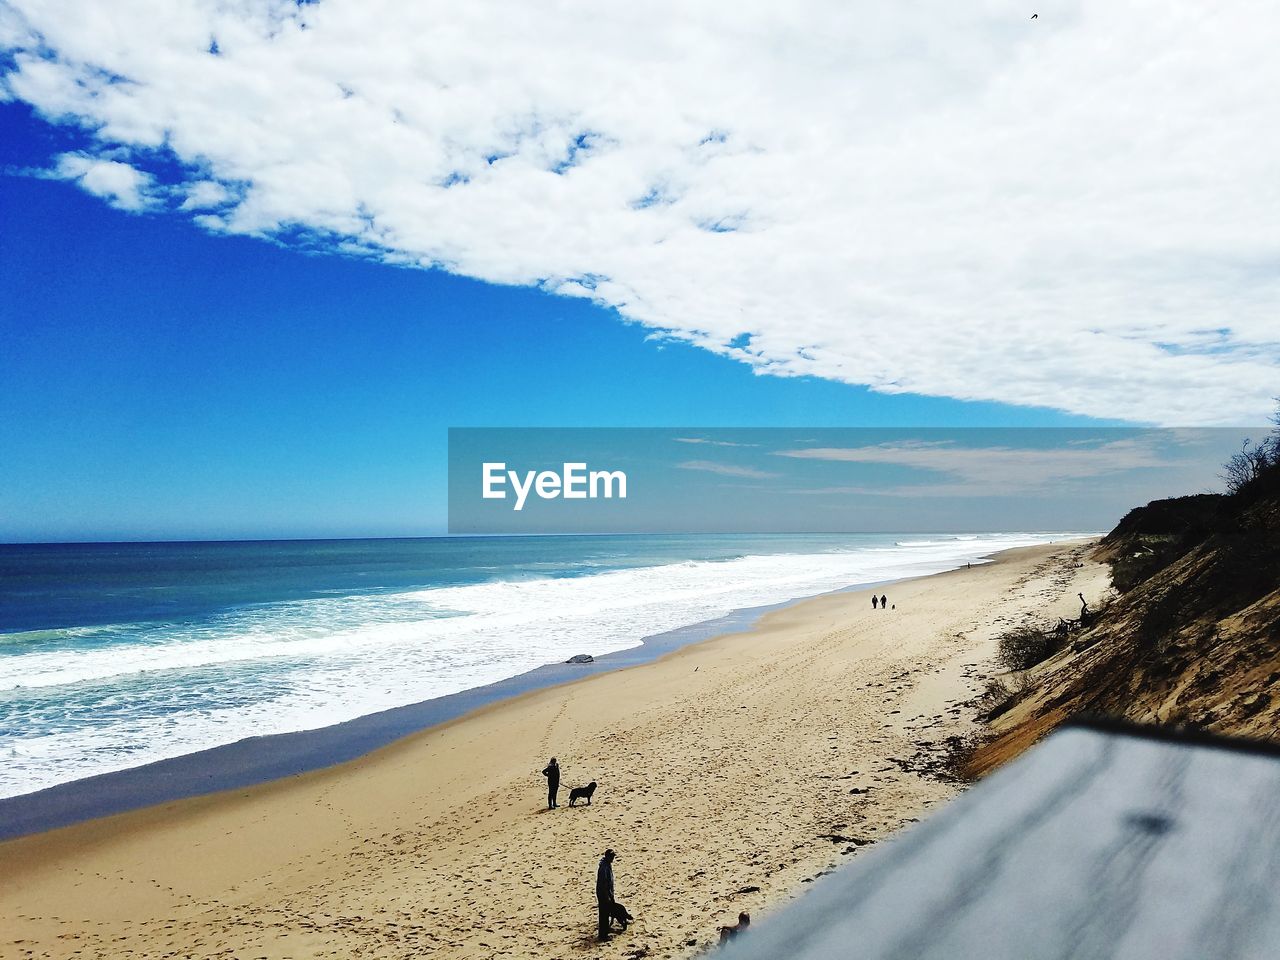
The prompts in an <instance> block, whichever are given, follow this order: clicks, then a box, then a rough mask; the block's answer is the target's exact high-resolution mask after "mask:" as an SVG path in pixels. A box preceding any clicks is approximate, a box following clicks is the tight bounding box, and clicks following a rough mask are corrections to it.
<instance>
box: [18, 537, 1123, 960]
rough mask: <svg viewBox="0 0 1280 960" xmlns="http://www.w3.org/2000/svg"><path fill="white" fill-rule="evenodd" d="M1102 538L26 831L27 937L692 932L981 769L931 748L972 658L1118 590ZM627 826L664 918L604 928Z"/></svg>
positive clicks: (786, 885) (962, 707) (668, 941)
mask: <svg viewBox="0 0 1280 960" xmlns="http://www.w3.org/2000/svg"><path fill="white" fill-rule="evenodd" d="M1088 542H1089V541H1087V540H1079V541H1071V542H1063V541H1059V542H1058V543H1055V544H1052V545H1045V546H1038V547H1027V548H1016V549H1012V550H1007V551H1001V552H1000V554H998V555H997V556H996V558H995V560H994V562H991V563H984V564H982V565H980V566H976V567H974V568H972V569H964V568H960V569H955V570H951V571H948V572H944V573H939V574H934V575H930V576H924V577H918V578H912V579H905V580H901V581H898V582H897V583H895V584H894V585H893V587H892V588H888V592H890V593H891V594H892V597H891V599H892V600H894V601H895V607H896V609H895V611H894V612H892V613H890V614H888V615H884V614H875V615H873V614H872V613H871V610H870V607H869V604H868V600H869V596H868V594H869V592H870V590H871V586H870V585H868V586H864V587H858V588H854V589H852V590H847V591H838V592H835V593H829V594H824V595H821V596H818V597H814V598H809V599H804V600H800V601H797V602H793V603H790V604H787V605H785V606H783V608H781V609H774V610H772V611H769V612H766V613H764V614H763V615H761V616H758V617H757V618H756V622H755V624H754V626H753V627H752V628H751V629H749V630H746V631H743V632H738V633H732V634H724V633H720V634H717V635H716V636H713V637H711V638H709V639H706V640H703V641H701V642H697V643H689V644H686V645H683V646H680V647H679V648H678V649H674V650H673V651H670V652H668V653H667V654H666V655H664V656H660V657H658V658H657V659H654V660H651V661H649V662H646V663H644V664H642V665H638V666H635V667H634V668H632V669H626V670H623V669H607V670H601V671H600V672H599V673H597V674H596V675H594V676H590V677H579V678H577V679H578V680H580V681H581V682H570V683H563V684H560V685H558V686H553V687H541V688H538V689H534V690H531V691H528V692H525V693H523V694H520V695H518V696H516V697H514V698H509V699H504V700H499V701H497V702H494V703H490V704H488V705H486V706H482V707H480V708H478V709H475V710H473V711H471V712H469V713H467V714H466V715H465V716H462V717H460V718H457V719H453V720H450V721H447V722H445V723H443V724H441V725H438V726H435V727H432V728H430V729H429V730H427V731H423V732H420V733H416V734H414V735H411V736H408V737H404V738H402V739H400V740H398V741H396V742H395V743H392V744H390V745H389V746H386V747H383V748H381V749H378V750H376V751H374V752H373V753H370V754H367V755H365V756H363V757H361V758H360V759H357V760H353V761H350V762H347V763H343V764H340V765H338V766H333V767H328V768H326V769H322V770H316V771H313V772H311V773H307V774H304V775H301V776H295V777H289V778H287V779H284V780H275V781H272V782H268V783H264V784H260V785H258V786H254V787H249V788H246V789H243V790H232V791H226V792H223V793H219V794H212V795H207V796H202V797H196V798H192V799H187V800H182V801H177V802H171V803H166V804H162V805H159V806H154V807H149V808H146V809H142V810H134V811H132V812H129V813H124V814H119V815H116V816H112V817H109V818H106V819H101V820H94V821H89V822H86V823H81V824H78V825H75V826H70V827H66V828H63V829H59V830H54V831H50V832H45V833H40V834H35V835H31V836H27V837H23V838H20V839H16V840H10V841H7V842H5V843H3V844H0V909H3V910H4V911H5V914H6V916H9V917H13V918H16V919H15V921H14V922H13V924H12V930H11V934H10V935H11V937H12V938H13V940H12V941H11V942H12V943H14V944H18V943H21V944H22V946H23V948H24V949H26V950H29V951H30V953H29V955H32V956H37V955H38V956H46V957H71V956H73V955H76V953H77V951H81V952H88V953H94V952H95V951H96V952H101V951H103V950H106V951H107V952H110V953H112V954H113V955H129V956H135V957H138V956H142V957H151V956H154V957H161V956H164V955H166V954H169V953H172V952H176V953H177V954H178V955H186V956H199V957H214V956H232V955H236V956H239V955H251V956H257V957H268V958H285V957H290V958H295V960H296V958H300V957H322V956H352V955H357V954H360V953H361V952H367V953H368V955H375V956H380V957H384V956H385V957H402V956H403V957H411V956H413V957H416V956H420V955H422V953H423V952H424V951H430V952H432V954H433V955H440V956H446V957H458V958H471V957H477V958H478V957H490V956H494V955H495V954H499V953H502V954H506V955H517V956H529V957H573V956H579V955H582V954H583V952H584V951H598V952H599V954H600V955H602V956H606V957H610V958H612V957H624V956H632V955H637V954H636V953H635V951H636V950H644V951H648V952H649V953H650V954H652V955H661V956H672V957H677V956H689V955H691V954H692V953H694V952H696V951H698V950H700V949H702V948H704V947H706V946H707V945H709V944H711V943H713V942H714V935H715V930H716V927H717V925H718V924H719V923H720V922H732V919H733V917H735V916H736V914H737V912H738V910H739V909H748V910H750V911H752V912H753V913H756V912H758V911H760V910H762V909H765V910H767V909H768V908H770V907H771V906H773V905H776V904H778V903H780V902H783V901H785V900H786V899H788V898H790V897H792V896H795V895H796V894H797V893H799V892H802V891H803V890H804V889H805V887H804V884H805V883H807V882H808V881H809V880H812V879H813V878H814V877H815V876H817V875H820V874H821V873H823V872H826V871H827V870H829V869H831V868H832V867H833V866H835V865H836V864H838V863H839V862H840V861H841V860H842V859H843V858H847V857H849V856H856V854H857V853H858V851H859V850H860V849H862V848H863V846H864V845H865V844H867V843H871V842H874V841H875V840H878V839H880V838H882V837H884V836H887V835H889V834H891V833H893V832H894V831H895V830H897V829H898V828H899V827H901V826H902V825H903V824H904V823H907V822H910V821H912V820H914V819H917V818H919V817H920V816H923V815H924V814H925V812H926V811H927V810H928V808H929V807H930V806H932V805H933V804H936V803H939V802H942V801H944V800H946V799H948V798H949V797H950V796H952V795H954V794H955V793H956V792H957V790H958V789H959V788H958V787H957V786H956V785H955V784H949V783H945V782H942V781H940V780H938V779H937V778H935V777H931V776H929V775H927V774H926V773H924V772H922V771H921V770H920V769H919V764H918V763H916V764H914V765H913V762H912V761H913V760H917V759H918V758H919V756H920V755H921V752H922V751H926V749H927V746H928V744H930V743H935V742H942V741H945V740H946V739H947V737H949V736H953V735H956V734H958V733H963V732H964V731H965V730H966V729H967V726H966V725H967V724H970V723H971V714H972V713H973V711H972V709H971V708H970V709H966V704H967V702H968V701H971V700H972V698H973V696H974V695H975V694H976V692H977V687H976V686H975V685H976V684H979V683H980V682H981V680H982V677H983V673H984V671H983V669H982V668H975V667H974V666H973V665H974V664H981V663H983V662H984V661H985V660H986V659H987V658H989V656H990V654H991V652H992V651H993V649H994V648H993V646H992V643H991V641H992V640H993V639H994V637H995V636H996V635H997V634H998V632H999V631H1000V630H1001V629H1006V628H1007V627H1008V626H1012V625H1014V621H1017V620H1019V619H1021V618H1023V617H1025V616H1027V615H1029V614H1037V615H1039V614H1043V615H1045V616H1050V615H1053V614H1055V613H1056V612H1057V611H1058V610H1060V609H1061V610H1070V609H1071V608H1072V606H1073V605H1075V604H1077V603H1078V601H1076V600H1075V591H1076V589H1079V588H1081V587H1083V588H1084V589H1085V590H1086V592H1089V593H1090V594H1091V595H1093V594H1094V592H1096V591H1097V590H1099V589H1101V588H1100V586H1099V583H1100V582H1101V581H1100V580H1099V577H1100V576H1101V574H1100V572H1099V571H1100V568H1099V567H1098V565H1096V564H1093V563H1090V562H1087V561H1086V558H1085V553H1086V544H1087V543H1088ZM875 589H876V590H877V591H878V592H885V589H883V588H881V587H880V586H879V585H876V588H875ZM633 649H636V648H633ZM989 672H990V671H989V670H987V671H986V673H988V674H989ZM553 754H554V755H557V756H559V757H560V759H561V766H562V768H563V769H564V770H565V781H564V787H565V788H566V791H567V788H568V787H570V786H574V785H577V784H578V783H579V782H583V781H585V780H586V779H587V778H588V777H590V778H591V779H599V781H600V783H601V789H600V791H599V793H598V794H597V795H596V797H595V802H594V803H593V805H592V806H590V807H582V806H579V807H578V808H576V809H575V810H573V811H570V810H568V809H565V800H566V798H565V796H564V794H563V793H562V797H561V799H562V804H561V806H562V809H561V810H558V811H554V812H552V813H550V814H548V812H547V811H546V810H545V787H544V786H542V785H541V779H542V778H541V777H540V776H539V775H538V773H537V771H538V770H539V769H540V767H541V766H542V765H543V764H545V762H546V758H547V756H550V755H553ZM913 767H914V768H913ZM605 846H612V847H614V848H615V849H618V850H619V852H620V857H619V864H618V867H617V870H618V877H619V880H618V883H619V899H621V900H622V901H623V902H625V903H626V904H627V905H628V907H629V908H630V909H631V911H632V912H633V913H635V914H636V915H637V916H638V917H640V918H641V919H640V922H639V923H638V924H636V925H635V926H634V927H633V929H632V931H629V932H628V934H626V935H623V936H620V937H619V938H617V939H616V940H615V942H614V943H613V944H611V945H608V946H607V947H605V948H596V947H594V946H593V945H592V944H591V943H590V940H591V935H592V933H593V932H594V931H593V921H592V916H591V914H593V913H594V909H593V907H591V906H590V902H591V901H590V897H591V894H590V876H591V873H592V871H593V869H594V862H595V860H596V859H597V858H598V857H599V853H600V851H601V850H602V849H603V848H604V847H605ZM18 938H21V939H20V940H19V939H18ZM37 948H38V949H37Z"/></svg>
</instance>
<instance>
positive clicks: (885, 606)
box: [880, 593, 889, 610]
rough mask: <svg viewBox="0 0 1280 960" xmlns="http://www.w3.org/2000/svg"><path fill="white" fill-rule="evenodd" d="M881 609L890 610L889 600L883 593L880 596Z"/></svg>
mask: <svg viewBox="0 0 1280 960" xmlns="http://www.w3.org/2000/svg"><path fill="white" fill-rule="evenodd" d="M880 609H881V610H888V609H889V598H888V597H886V596H885V595H884V594H883V593H882V594H880Z"/></svg>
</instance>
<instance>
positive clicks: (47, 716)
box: [0, 534, 1051, 796]
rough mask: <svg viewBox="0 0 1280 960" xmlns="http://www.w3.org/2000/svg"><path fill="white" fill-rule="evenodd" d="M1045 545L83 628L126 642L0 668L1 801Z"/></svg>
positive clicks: (425, 593) (1024, 540) (676, 568)
mask: <svg viewBox="0 0 1280 960" xmlns="http://www.w3.org/2000/svg"><path fill="white" fill-rule="evenodd" d="M1048 539H1051V537H1050V536H1048V535H1032V534H1026V535H1023V534H1007V535H1006V534H1000V535H983V536H980V537H975V538H965V539H961V538H956V537H947V538H931V539H925V538H921V539H918V540H904V541H899V542H898V543H896V544H892V543H891V541H889V540H888V539H887V538H886V541H885V543H884V545H883V546H870V547H863V548H859V549H851V550H844V551H833V552H822V553H803V554H772V555H751V556H744V557H739V558H736V559H732V560H722V561H705V562H704V561H686V562H682V563H670V564H664V565H661V566H653V567H642V568H638V569H623V570H608V571H604V572H598V573H587V574H584V575H581V576H575V577H561V578H543V579H510V580H502V579H498V580H493V581H490V582H485V583H478V584H472V585H467V586H455V587H440V588H433V589H424V590H416V591H410V592H401V593H393V594H376V595H365V596H344V597H323V598H318V599H313V600H304V601H294V602H288V603H272V604H261V605H257V606H254V607H249V608H244V609H241V610H235V611H230V612H227V613H225V614H222V615H220V616H217V617H213V618H208V619H206V620H203V621H201V622H199V623H194V624H136V625H114V626H112V627H106V628H92V629H101V630H103V631H104V632H106V631H110V632H112V633H113V634H114V635H116V636H118V635H119V633H120V632H121V631H124V632H125V633H127V634H128V635H129V637H130V639H129V640H127V641H125V642H121V641H120V640H119V639H116V640H113V642H111V643H110V644H104V645H103V646H101V647H98V648H95V647H94V646H93V645H92V644H89V645H85V646H80V647H77V648H74V649H60V650H54V651H47V652H40V651H33V652H31V653H27V654H23V655H20V656H9V657H2V658H0V691H7V692H6V693H5V694H4V696H5V698H6V699H7V700H8V701H9V707H11V709H10V710H9V721H10V722H9V723H7V724H6V727H5V729H4V730H0V757H2V758H3V760H4V762H3V763H2V764H0V796H13V795H18V794H22V793H27V792H30V791H33V790H38V789H41V788H44V787H48V786H51V785H53V784H56V783H61V782H65V781H69V780H74V779H79V778H81V777H85V776H91V775H93V774H97V773H104V772H107V771H111V770H119V769H124V768H127V767H132V766H137V765H139V764H142V763H147V762H150V761H154V760H159V759H163V758H166V757H173V756H179V755H182V754H186V753H190V752H193V751H196V750H200V749H204V748H207V747H212V746H217V745H220V744H225V743H232V742H234V741H236V740H239V739H242V738H244V737H247V736H259V735H263V734H272V733H284V732H289V731H296V730H306V729H314V728H318V727H322V726H327V725H330V724H333V723H338V722H341V721H344V720H350V719H353V718H355V717H359V716H363V715H365V714H368V713H372V712H375V711H378V710H384V709H387V708H390V707H396V706H402V705H404V704H408V703H415V702H418V701H422V700H427V699H430V698H433V697H439V696H443V695H445V694H449V693H455V692H458V691H461V690H466V689H470V688H474V687H477V686H481V685H484V684H486V683H491V682H494V681H496V680H500V679H504V678H506V677H511V676H515V675H517V674H520V673H523V672H525V671H527V670H530V669H533V668H534V667H537V666H540V665H542V664H545V663H553V662H558V661H562V660H564V659H566V658H568V657H570V656H572V655H574V654H578V653H589V654H593V655H596V656H599V655H601V654H605V653H609V652H612V651H616V650H622V649H625V648H628V647H632V646H635V645H637V644H639V643H640V642H641V641H642V640H643V639H644V638H645V637H648V636H652V635H654V634H658V633H662V632H665V631H669V630H673V629H676V628H680V627H685V626H688V625H691V624H695V623H699V622H702V621H705V620H710V619H714V618H716V617H720V616H723V615H725V614H727V613H730V612H732V611H734V610H737V609H741V608H746V607H756V606H762V605H768V604H775V603H780V602H783V601H786V600H791V599H794V598H797V597H804V596H811V595H814V594H818V593H823V592H827V591H830V590H836V589H840V588H843V587H847V586H850V585H854V584H860V583H868V582H874V581H879V580H891V579H896V578H900V577H908V576H916V575H921V574H927V573H933V572H938V571H941V570H946V569H950V568H953V567H955V566H957V565H959V564H963V563H965V562H969V561H976V560H978V559H980V558H981V557H983V556H985V555H986V554H988V553H990V552H993V551H995V550H1000V549H1005V548H1007V547H1014V546H1024V545H1030V544H1034V543H1042V542H1045V541H1046V540H1048ZM77 635H78V636H80V637H82V638H83V637H84V636H86V634H85V631H84V629H81V630H79V631H78V634H77ZM14 636H15V635H12V634H11V635H9V639H10V640H12V639H13V638H14ZM3 640H5V637H4V636H0V641H3Z"/></svg>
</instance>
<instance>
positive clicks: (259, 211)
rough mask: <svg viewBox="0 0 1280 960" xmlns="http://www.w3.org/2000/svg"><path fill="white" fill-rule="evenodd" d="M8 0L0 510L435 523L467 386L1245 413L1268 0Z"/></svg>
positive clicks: (819, 421)
mask: <svg viewBox="0 0 1280 960" xmlns="http://www.w3.org/2000/svg"><path fill="white" fill-rule="evenodd" d="M1036 9H1037V11H1038V12H1039V13H1040V16H1039V17H1038V18H1037V19H1036V20H1034V21H1032V20H1031V19H1030V12H1032V11H1031V10H1030V8H1027V7H1025V5H1023V4H1017V3H1003V2H988V3H975V4H964V5H955V4H945V3H932V2H927V3H922V4H916V5H910V6H903V5H897V6H890V7H885V6H884V5H872V4H863V3H839V4H836V3H796V4H787V5H784V6H782V7H780V6H778V5H776V4H774V5H767V4H754V3H746V2H742V3H734V4H731V5H730V4H717V3H710V4H701V5H698V6H697V7H696V8H690V7H688V5H682V4H673V5H671V6H670V7H669V8H664V7H663V6H662V5H661V4H658V5H645V6H644V7H643V8H639V7H635V6H634V5H632V6H623V5H616V6H601V5H599V4H591V5H585V4H579V3H569V2H566V3H557V4H552V5H524V6H517V7H515V8H513V7H512V6H511V5H509V4H496V3H488V2H483V0H480V2H475V3H469V4H465V5H455V6H451V7H445V6H443V5H439V4H395V3H387V2H383V0H362V2H358V3H357V2H354V0H321V2H318V3H304V4H295V3H282V2H266V3H252V4H251V3H239V2H227V3H218V4H213V3H202V2H194V0H176V2H170V3H164V4H159V3H155V2H140V0H116V2H113V3H112V4H109V5H102V4H88V3H84V2H73V0H10V2H2V0H0V50H2V51H3V52H0V473H2V474H3V482H2V483H0V539H9V540H26V539H36V540H42V539H133V538H151V537H160V538H169V537H245V536H326V535H335V536H351V535H400V534H403V535H414V534H429V533H437V532H441V531H442V530H443V529H444V525H445V519H446V500H445V490H446V486H447V484H446V482H445V481H446V472H445V471H446V463H445V448H446V436H447V429H448V428H449V427H460V426H513V425H525V426H702V427H717V426H875V425H885V426H895V425H900V426H906V425H916V426H918V425H937V426H963V425H979V426H1063V425H1082V424H1090V425H1092V424H1143V425H1147V424H1150V425H1160V426H1178V427H1186V426H1205V425H1232V426H1234V425H1241V424H1251V423H1260V422H1263V421H1264V420H1265V419H1266V416H1267V415H1268V413H1269V412H1270V411H1271V410H1272V409H1273V408H1274V401H1273V399H1272V398H1273V397H1274V396H1275V395H1276V393H1278V392H1280V390H1278V389H1277V386H1276V379H1277V378H1276V376H1275V371H1276V368H1277V363H1276V361H1277V359H1278V356H1277V355H1278V354H1280V323H1278V322H1277V318H1276V312H1277V306H1278V304H1280V277H1278V275H1277V269H1276V256H1277V248H1278V240H1280V237H1278V235H1277V234H1278V231H1277V227H1276V224H1277V223H1280V217H1278V216H1277V214H1278V213H1280V187H1277V186H1276V185H1275V182H1274V170H1275V167H1276V160H1277V152H1278V150H1277V142H1276V135H1275V133H1274V123H1273V122H1272V118H1273V107H1272V104H1273V100H1274V94H1273V91H1274V90H1275V89H1280V65H1277V64H1276V62H1275V60H1276V58H1274V57H1273V56H1271V51H1272V50H1273V49H1274V48H1275V47H1276V45H1277V41H1280V18H1277V17H1276V16H1275V15H1274V13H1273V11H1271V10H1270V9H1269V8H1268V7H1267V6H1265V5H1262V4H1252V3H1234V2H1227V3H1223V4H1216V5H1212V6H1211V7H1206V6H1205V5H1203V4H1193V3H1161V4H1155V3H1090V2H1086V3H1065V2H1063V3H1056V4H1055V5H1053V6H1052V7H1045V8H1044V9H1040V8H1039V7H1037V8H1036Z"/></svg>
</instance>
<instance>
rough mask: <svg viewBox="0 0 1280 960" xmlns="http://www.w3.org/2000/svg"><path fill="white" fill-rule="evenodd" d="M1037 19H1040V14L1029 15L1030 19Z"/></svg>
mask: <svg viewBox="0 0 1280 960" xmlns="http://www.w3.org/2000/svg"><path fill="white" fill-rule="evenodd" d="M1039 18H1040V14H1038V13H1033V14H1032V15H1031V19H1032V20H1038V19H1039Z"/></svg>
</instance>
